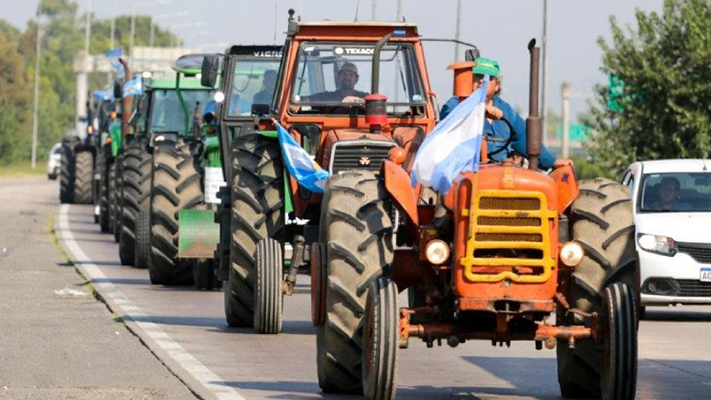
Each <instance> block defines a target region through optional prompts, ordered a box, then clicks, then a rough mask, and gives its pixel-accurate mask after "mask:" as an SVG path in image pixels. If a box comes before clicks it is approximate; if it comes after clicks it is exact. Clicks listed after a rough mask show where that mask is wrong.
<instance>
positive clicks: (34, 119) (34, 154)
mask: <svg viewBox="0 0 711 400" xmlns="http://www.w3.org/2000/svg"><path fill="white" fill-rule="evenodd" d="M41 4H42V3H41V2H40V4H38V5H37V47H36V48H35V108H34V110H33V111H32V169H35V168H37V132H38V130H39V129H38V124H39V118H38V117H39V78H40V49H41V46H40V39H41V37H42V24H41V23H40V22H41V21H40V6H41Z"/></svg>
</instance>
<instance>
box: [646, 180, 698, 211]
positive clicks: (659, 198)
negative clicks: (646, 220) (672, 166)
mask: <svg viewBox="0 0 711 400" xmlns="http://www.w3.org/2000/svg"><path fill="white" fill-rule="evenodd" d="M637 201H638V207H639V210H640V212H710V211H711V173H708V172H704V173H701V172H675V173H659V174H645V175H644V179H643V180H642V182H641V183H640V191H639V198H638V200H637Z"/></svg>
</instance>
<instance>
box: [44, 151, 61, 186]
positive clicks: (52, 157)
mask: <svg viewBox="0 0 711 400" xmlns="http://www.w3.org/2000/svg"><path fill="white" fill-rule="evenodd" d="M61 150H62V144H61V143H55V145H54V146H52V150H50V151H49V156H47V178H49V179H57V176H59V168H60V166H61V163H62V154H61V153H60V152H61Z"/></svg>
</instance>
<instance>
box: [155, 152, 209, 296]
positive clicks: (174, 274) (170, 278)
mask: <svg viewBox="0 0 711 400" xmlns="http://www.w3.org/2000/svg"><path fill="white" fill-rule="evenodd" d="M202 203H203V194H202V187H201V185H200V173H199V172H198V170H197V168H196V166H195V159H194V158H193V156H192V155H191V154H190V148H189V147H188V145H187V144H185V143H182V142H178V143H175V144H172V143H171V144H165V145H160V146H157V147H156V148H155V149H154V150H153V184H152V187H151V212H150V216H151V262H150V264H149V266H148V270H149V272H150V274H149V275H150V278H151V282H152V283H155V284H189V283H192V279H193V266H192V263H191V262H187V261H183V260H179V259H178V234H179V232H178V227H179V225H178V214H179V212H180V210H190V209H193V208H195V207H196V206H198V205H200V204H202Z"/></svg>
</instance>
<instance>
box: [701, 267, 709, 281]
mask: <svg viewBox="0 0 711 400" xmlns="http://www.w3.org/2000/svg"><path fill="white" fill-rule="evenodd" d="M699 280H700V281H701V282H711V268H701V277H700V278H699Z"/></svg>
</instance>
